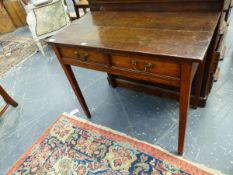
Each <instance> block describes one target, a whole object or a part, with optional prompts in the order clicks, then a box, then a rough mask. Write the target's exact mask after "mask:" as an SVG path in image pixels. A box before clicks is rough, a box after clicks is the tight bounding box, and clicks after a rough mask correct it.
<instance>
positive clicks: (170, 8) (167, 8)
mask: <svg viewBox="0 0 233 175" xmlns="http://www.w3.org/2000/svg"><path fill="white" fill-rule="evenodd" d="M89 2H90V6H91V10H92V11H113V10H114V11H128V10H131V11H132V10H134V11H153V12H161V11H162V12H184V11H187V12H192V13H193V12H207V13H208V12H211V11H212V12H215V13H220V14H221V20H220V19H218V20H217V21H218V23H219V26H218V27H217V28H216V30H215V32H214V33H215V34H214V36H215V37H213V38H212V40H211V46H214V45H215V48H214V47H210V48H209V50H208V53H207V54H206V57H205V60H204V61H203V63H202V66H201V67H202V68H199V69H198V73H197V75H196V77H195V81H194V82H193V83H192V89H191V94H192V98H191V101H190V102H191V104H192V107H194V108H196V107H197V105H198V106H200V107H204V106H205V104H206V101H207V99H208V95H209V93H210V91H211V88H212V85H213V79H214V76H215V72H216V70H217V67H218V62H219V60H223V58H224V54H225V51H226V46H225V45H224V41H225V33H226V31H227V25H228V24H229V20H230V18H229V16H230V12H231V6H232V0H89ZM203 18H205V17H204V16H203ZM175 21H176V22H178V21H177V20H175ZM167 23H168V24H169V23H171V21H167ZM190 23H192V22H190ZM190 23H189V21H183V24H185V25H189V24H190ZM218 70H219V69H218ZM114 78H115V76H112V78H111V81H113V80H114V82H115V85H117V86H124V87H126V88H130V89H132V88H133V89H135V90H139V91H142V92H147V93H152V94H163V95H165V96H167V97H170V98H175V99H177V100H179V91H177V90H176V91H174V88H173V87H171V86H163V88H161V87H160V86H161V85H160V84H159V85H155V84H154V83H149V84H150V87H149V88H148V86H147V85H148V82H147V83H146V85H145V84H143V83H141V82H138V81H137V80H132V79H130V80H129V79H128V80H125V77H123V76H117V79H114ZM108 80H110V78H108ZM133 85H135V87H133Z"/></svg>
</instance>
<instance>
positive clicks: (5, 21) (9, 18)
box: [0, 0, 26, 33]
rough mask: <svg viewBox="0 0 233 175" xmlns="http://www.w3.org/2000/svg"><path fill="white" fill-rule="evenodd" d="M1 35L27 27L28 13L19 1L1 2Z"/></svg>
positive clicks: (7, 0) (8, 0)
mask: <svg viewBox="0 0 233 175" xmlns="http://www.w3.org/2000/svg"><path fill="white" fill-rule="evenodd" d="M0 24H1V25H0V33H7V32H12V31H14V30H15V29H16V28H18V27H21V26H24V25H26V13H25V11H24V9H23V7H22V5H21V4H20V2H19V1H17V0H5V1H3V0H0Z"/></svg>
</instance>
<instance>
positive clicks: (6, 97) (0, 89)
mask: <svg viewBox="0 0 233 175" xmlns="http://www.w3.org/2000/svg"><path fill="white" fill-rule="evenodd" d="M0 95H1V96H2V98H3V100H4V101H5V102H6V105H5V106H4V107H2V109H1V110H0V117H1V116H2V114H3V113H4V112H5V111H6V110H7V108H8V106H9V105H12V106H13V107H17V106H18V103H17V102H16V101H15V100H14V99H13V98H11V96H10V95H9V94H8V93H7V92H6V91H5V90H4V89H3V87H2V86H1V85H0Z"/></svg>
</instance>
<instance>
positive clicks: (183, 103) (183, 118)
mask: <svg viewBox="0 0 233 175" xmlns="http://www.w3.org/2000/svg"><path fill="white" fill-rule="evenodd" d="M196 70H197V64H192V63H183V64H182V66H181V80H180V81H181V82H180V113H179V138H178V154H180V155H182V154H183V150H184V140H185V131H186V123H187V117H188V109H189V100H190V91H191V84H192V80H193V77H194V74H195V72H196Z"/></svg>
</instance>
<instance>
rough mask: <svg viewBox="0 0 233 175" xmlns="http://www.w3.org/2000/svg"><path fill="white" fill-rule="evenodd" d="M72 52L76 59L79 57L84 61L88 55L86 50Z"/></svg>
mask: <svg viewBox="0 0 233 175" xmlns="http://www.w3.org/2000/svg"><path fill="white" fill-rule="evenodd" d="M74 54H75V55H76V57H77V59H80V60H82V61H86V60H87V58H88V56H89V55H88V53H87V52H78V51H75V52H74Z"/></svg>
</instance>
